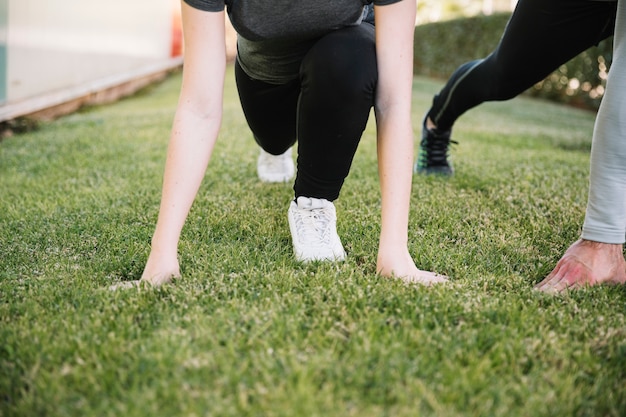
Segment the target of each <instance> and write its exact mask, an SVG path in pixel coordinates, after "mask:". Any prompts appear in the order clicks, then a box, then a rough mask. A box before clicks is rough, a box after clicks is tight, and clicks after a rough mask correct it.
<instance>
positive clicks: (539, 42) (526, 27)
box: [428, 0, 617, 129]
mask: <svg viewBox="0 0 626 417" xmlns="http://www.w3.org/2000/svg"><path fill="white" fill-rule="evenodd" d="M616 5H617V2H616V1H615V2H606V1H590V0H520V1H519V2H518V4H517V6H516V8H515V11H514V12H513V15H512V16H511V19H510V20H509V22H508V24H507V27H506V29H505V31H504V34H503V36H502V39H501V40H500V43H499V44H498V46H497V47H496V49H495V50H494V51H493V52H492V53H491V54H490V55H489V56H488V57H487V58H485V59H483V60H477V61H472V62H468V63H465V64H463V65H461V66H460V67H459V68H457V70H456V71H455V72H454V73H453V74H452V76H451V77H450V79H449V80H448V82H447V84H446V85H445V86H444V88H443V89H442V90H441V92H440V93H439V94H437V95H436V96H435V98H434V100H433V107H432V108H431V109H430V111H429V113H428V116H429V117H430V118H431V120H433V122H435V124H436V125H437V127H438V128H440V129H450V128H452V125H453V124H454V122H455V121H456V119H458V118H459V117H460V116H461V115H462V114H463V113H465V112H466V111H467V110H469V109H471V108H473V107H476V106H478V105H479V104H481V103H483V102H485V101H497V100H508V99H511V98H513V97H515V96H517V95H519V94H521V93H522V92H524V91H525V90H526V89H528V88H530V87H532V86H533V85H534V84H535V83H537V82H539V81H541V80H543V79H544V78H545V77H547V76H548V75H549V74H550V73H551V72H552V71H554V70H555V69H556V68H558V67H559V65H561V64H564V63H565V62H567V61H568V60H570V59H571V58H573V57H575V56H576V55H578V54H580V53H581V52H583V51H584V50H586V49H588V48H589V47H591V46H593V45H596V44H597V43H598V42H600V41H601V40H603V39H605V38H607V37H609V36H610V35H612V33H613V30H614V26H615V14H616Z"/></svg>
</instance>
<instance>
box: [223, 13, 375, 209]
mask: <svg viewBox="0 0 626 417" xmlns="http://www.w3.org/2000/svg"><path fill="white" fill-rule="evenodd" d="M235 75H236V79H237V87H238V90H239V97H240V100H241V104H242V108H243V111H244V114H245V116H246V120H247V122H248V125H249V126H250V129H251V130H252V133H253V135H254V137H255V140H256V141H257V143H258V144H259V145H260V146H261V147H262V148H263V149H265V150H266V151H267V152H270V153H272V154H279V153H282V152H284V151H285V150H286V149H287V148H289V147H290V146H291V145H293V144H294V143H295V141H296V138H297V141H298V173H297V176H296V181H295V184H294V191H295V195H296V197H297V196H307V197H315V198H325V199H327V200H330V201H333V200H335V199H337V197H338V196H339V193H340V191H341V187H342V185H343V182H344V180H345V178H346V177H347V176H348V173H349V171H350V166H351V164H352V160H353V158H354V154H355V152H356V149H357V146H358V144H359V141H360V139H361V135H362V134H363V130H364V129H365V126H366V124H367V120H368V118H369V114H370V109H371V108H372V106H373V104H374V97H375V92H376V84H377V80H378V70H377V67H376V47H375V39H374V27H373V26H372V25H370V24H369V23H363V24H361V25H359V26H355V27H350V28H346V29H341V30H337V31H335V32H333V33H331V34H328V35H326V36H324V37H322V38H320V39H319V40H318V41H317V42H316V43H315V44H313V46H312V47H311V49H310V50H309V52H308V53H307V55H306V56H305V57H304V59H303V61H302V63H301V67H300V75H299V78H298V79H296V80H293V81H291V82H289V83H286V84H282V85H274V84H268V83H265V82H261V81H258V80H254V79H251V78H250V77H249V76H247V75H246V74H245V73H244V72H243V70H242V69H241V67H239V65H236V67H235Z"/></svg>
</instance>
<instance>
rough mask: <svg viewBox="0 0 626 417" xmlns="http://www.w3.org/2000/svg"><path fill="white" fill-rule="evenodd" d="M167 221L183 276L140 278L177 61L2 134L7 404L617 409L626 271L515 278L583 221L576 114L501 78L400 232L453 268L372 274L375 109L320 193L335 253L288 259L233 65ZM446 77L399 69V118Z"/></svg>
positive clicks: (585, 130) (419, 110)
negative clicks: (337, 239)
mask: <svg viewBox="0 0 626 417" xmlns="http://www.w3.org/2000/svg"><path fill="white" fill-rule="evenodd" d="M227 81H228V85H227V87H226V103H225V116H224V123H223V129H222V133H221V137H220V140H219V141H218V144H217V147H216V150H215V152H214V156H213V158H212V161H211V163H210V164H209V169H208V171H207V174H206V177H205V181H204V183H203V185H202V188H201V191H200V193H199V195H198V198H197V200H196V203H195V205H194V207H193V208H192V212H191V214H190V216H189V218H188V221H187V223H186V226H185V228H184V230H183V236H182V240H181V244H180V260H181V267H182V274H183V279H181V280H179V281H177V282H176V284H175V285H171V286H167V287H164V288H161V289H156V290H146V291H137V290H129V291H118V292H110V291H108V290H107V288H108V287H109V285H111V284H113V283H116V282H119V281H121V280H130V279H137V278H139V276H140V274H141V271H142V269H143V265H144V262H145V261H146V258H147V256H148V251H149V242H150V238H151V234H152V231H153V228H154V224H155V221H156V216H157V209H158V202H159V198H160V186H161V179H162V172H163V165H164V158H165V150H166V146H167V141H168V136H169V128H170V124H171V121H172V116H173V111H174V109H175V104H176V99H177V94H178V88H179V84H180V76H179V75H175V76H173V77H171V78H169V79H168V80H167V81H165V82H164V83H162V84H159V85H157V86H154V87H153V88H150V89H149V90H148V91H145V92H143V93H142V94H139V95H137V96H135V97H132V98H129V99H126V100H123V101H120V102H118V103H116V104H114V105H110V106H103V107H97V108H90V109H87V110H84V111H81V112H79V113H76V114H73V115H71V116H68V117H64V118H62V119H59V120H57V121H55V122H51V123H45V124H43V125H42V126H41V127H40V129H39V130H36V131H32V132H29V133H25V134H21V135H17V136H14V137H11V138H8V139H5V140H4V141H2V142H1V143H0V190H1V191H0V195H1V201H0V415H1V416H14V415H15V416H81V417H84V416H125V417H132V416H157V415H159V416H359V417H368V416H507V417H509V416H620V415H621V416H623V415H624V413H625V412H626V383H625V381H626V319H625V310H626V309H625V305H626V289H625V288H623V287H621V288H616V287H614V288H593V289H588V290H583V291H579V292H576V293H572V294H569V295H564V296H557V297H554V296H547V295H545V294H541V293H537V292H534V291H533V290H532V286H533V284H534V283H536V282H537V281H539V280H540V279H541V278H542V277H543V276H544V275H545V274H547V273H548V272H549V271H550V270H551V268H552V267H553V266H554V264H555V263H556V261H557V260H558V259H559V257H560V255H561V254H562V252H563V251H564V250H565V249H566V248H567V247H568V246H569V244H570V243H572V242H573V241H574V240H575V239H577V237H578V235H579V232H580V227H581V224H582V220H583V216H584V210H585V203H586V195H587V177H588V164H589V152H588V150H589V146H590V138H591V132H592V128H593V120H594V115H593V114H591V113H587V112H582V111H579V110H576V109H572V108H566V107H561V106H558V105H554V104H550V103H546V102H540V101H533V100H531V99H522V98H518V99H515V100H512V101H509V102H505V103H490V104H485V105H483V106H481V107H479V108H477V109H474V110H472V111H470V112H469V113H468V114H467V115H465V116H464V117H463V118H462V119H461V120H460V121H459V123H458V124H457V126H456V128H455V132H454V138H455V139H457V140H459V141H460V144H459V145H458V146H456V147H455V149H454V151H453V155H454V163H455V167H456V170H457V174H456V175H455V176H454V177H453V178H451V179H449V180H446V179H441V178H422V177H416V178H415V180H414V185H413V189H414V191H413V200H412V208H411V219H410V221H411V230H410V250H411V252H412V254H413V256H414V257H415V259H416V261H417V263H418V266H420V267H422V268H424V269H431V270H435V271H438V272H441V273H445V274H448V275H449V276H450V277H451V278H452V281H453V283H452V284H451V285H448V286H443V287H435V288H421V287H408V286H405V285H403V284H401V283H399V282H395V281H391V280H387V279H383V278H380V277H377V276H376V274H375V258H376V248H377V240H378V232H379V189H378V180H377V171H376V155H375V135H374V125H373V123H370V125H369V126H368V129H367V131H366V133H365V135H364V137H363V140H362V143H361V146H360V148H359V151H358V153H357V156H356V158H355V162H354V167H353V170H352V172H351V174H350V177H349V178H348V180H347V181H346V184H345V187H344V189H343V191H342V196H341V198H340V199H339V200H338V202H337V210H338V215H339V224H338V228H339V233H340V235H341V237H342V240H343V242H344V244H345V246H346V249H347V251H348V260H347V262H345V263H342V264H339V265H333V264H310V265H301V264H298V263H296V262H295V261H294V260H293V257H292V249H291V246H290V236H289V231H288V226H287V220H286V211H287V207H288V201H289V199H290V198H291V195H292V191H291V186H290V185H289V184H286V185H264V184H261V183H259V181H258V180H257V179H256V175H255V161H256V156H257V149H256V147H255V144H254V141H253V140H252V138H251V135H250V133H249V132H248V130H247V128H246V125H245V122H244V119H243V116H242V113H241V110H240V108H239V104H238V102H237V98H236V92H235V89H234V85H233V80H232V78H231V76H230V75H229V78H228V80H227ZM440 87H441V84H440V83H439V82H435V81H432V80H429V79H424V78H416V80H415V94H414V97H415V105H414V111H415V129H416V130H415V134H416V136H418V135H419V133H420V132H419V127H420V122H421V119H422V114H423V113H424V111H425V110H426V109H427V107H428V105H429V103H430V100H431V97H432V94H433V93H435V92H436V91H438V89H439V88H440Z"/></svg>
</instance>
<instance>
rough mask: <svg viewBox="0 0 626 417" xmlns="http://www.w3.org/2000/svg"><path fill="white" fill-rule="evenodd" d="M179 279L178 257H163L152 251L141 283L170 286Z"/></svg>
mask: <svg viewBox="0 0 626 417" xmlns="http://www.w3.org/2000/svg"><path fill="white" fill-rule="evenodd" d="M177 278H180V267H179V265H178V259H176V256H174V257H173V258H171V257H167V256H163V255H162V254H160V253H158V251H154V250H153V251H151V252H150V256H149V257H148V262H146V267H145V268H144V270H143V274H142V275H141V282H146V283H149V284H150V285H152V286H153V287H159V286H161V285H163V284H169V283H170V282H172V280H174V279H177Z"/></svg>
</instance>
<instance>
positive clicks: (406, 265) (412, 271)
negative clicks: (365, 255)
mask: <svg viewBox="0 0 626 417" xmlns="http://www.w3.org/2000/svg"><path fill="white" fill-rule="evenodd" d="M376 271H377V272H378V273H379V274H380V275H382V276H384V277H388V278H396V279H399V280H402V281H404V282H405V283H407V284H420V285H426V286H429V285H433V284H443V283H446V282H448V277H446V276H445V275H440V274H437V273H434V272H429V271H422V270H420V269H418V268H417V266H415V262H414V261H413V258H411V255H410V254H409V251H408V250H406V249H403V250H400V249H397V250H394V249H390V250H382V249H380V250H379V251H378V261H377V263H376Z"/></svg>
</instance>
